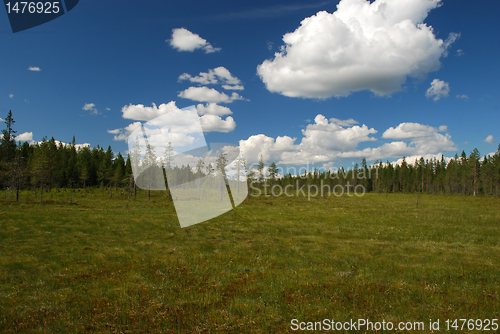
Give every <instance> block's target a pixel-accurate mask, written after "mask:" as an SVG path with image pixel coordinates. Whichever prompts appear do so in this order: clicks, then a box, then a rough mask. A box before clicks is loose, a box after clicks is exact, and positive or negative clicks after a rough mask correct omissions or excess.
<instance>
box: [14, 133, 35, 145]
mask: <svg viewBox="0 0 500 334" xmlns="http://www.w3.org/2000/svg"><path fill="white" fill-rule="evenodd" d="M20 141H21V142H23V141H27V142H28V143H30V144H32V143H33V132H24V133H21V134H20V135H19V136H16V142H20Z"/></svg>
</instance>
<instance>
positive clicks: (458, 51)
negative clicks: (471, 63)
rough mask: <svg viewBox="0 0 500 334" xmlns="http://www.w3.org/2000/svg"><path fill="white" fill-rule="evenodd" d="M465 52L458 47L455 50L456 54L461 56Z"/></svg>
mask: <svg viewBox="0 0 500 334" xmlns="http://www.w3.org/2000/svg"><path fill="white" fill-rule="evenodd" d="M464 54H465V52H464V50H462V49H458V50H457V56H459V57H462V56H463V55H464Z"/></svg>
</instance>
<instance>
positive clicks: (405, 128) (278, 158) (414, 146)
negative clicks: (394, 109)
mask: <svg viewBox="0 0 500 334" xmlns="http://www.w3.org/2000/svg"><path fill="white" fill-rule="evenodd" d="M356 124H358V122H357V121H355V120H353V119H349V120H339V119H336V118H331V119H329V120H328V119H327V118H326V117H324V116H323V115H317V116H316V117H315V119H314V123H311V124H308V125H307V127H306V128H305V129H304V130H302V135H303V136H302V138H301V140H300V143H298V144H296V143H295V142H296V141H297V138H291V137H288V136H283V137H278V138H276V139H274V138H271V137H268V136H265V135H263V134H259V135H255V136H251V137H250V138H248V139H246V140H241V141H240V147H241V149H242V152H243V153H244V155H245V158H246V159H247V160H248V162H249V164H252V163H256V162H257V161H258V159H259V158H260V156H261V155H262V157H263V159H264V160H265V161H268V162H271V161H274V162H276V163H278V164H285V165H306V164H317V163H322V164H324V165H330V166H331V164H332V163H333V162H336V161H339V160H341V159H343V158H359V159H361V158H366V159H367V160H376V159H390V158H400V157H402V156H417V155H419V156H421V155H428V154H436V153H438V152H445V151H453V150H456V148H455V147H454V146H455V144H454V143H453V141H452V140H451V137H450V135H449V134H447V133H445V132H446V131H447V130H448V129H447V127H446V126H440V127H439V128H435V127H432V126H429V125H424V124H419V123H401V124H399V125H398V126H396V127H391V128H389V129H387V130H386V131H385V132H384V133H383V134H382V138H381V139H384V140H391V141H390V142H385V143H380V141H379V140H378V139H377V138H376V137H373V135H375V134H376V133H378V131H377V130H375V129H374V128H369V127H368V126H366V125H364V124H363V125H361V126H359V125H356ZM369 142H373V143H375V142H378V143H380V144H378V145H377V146H375V147H367V148H364V149H361V150H360V149H358V146H359V144H361V143H369ZM372 145H373V144H372Z"/></svg>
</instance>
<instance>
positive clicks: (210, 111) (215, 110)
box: [196, 102, 233, 116]
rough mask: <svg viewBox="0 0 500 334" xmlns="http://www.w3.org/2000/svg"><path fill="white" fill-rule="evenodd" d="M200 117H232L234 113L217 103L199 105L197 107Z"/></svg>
mask: <svg viewBox="0 0 500 334" xmlns="http://www.w3.org/2000/svg"><path fill="white" fill-rule="evenodd" d="M196 111H197V112H198V115H216V116H224V115H231V114H232V113H233V112H232V111H231V109H229V108H228V107H224V106H220V105H218V104H217V103H213V102H212V103H207V104H201V103H200V104H198V105H197V106H196Z"/></svg>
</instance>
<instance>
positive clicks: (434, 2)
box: [257, 0, 458, 98]
mask: <svg viewBox="0 0 500 334" xmlns="http://www.w3.org/2000/svg"><path fill="white" fill-rule="evenodd" d="M440 5H441V0H375V1H373V2H370V1H367V0H341V1H340V3H339V4H338V5H337V10H336V11H335V12H334V13H328V12H326V11H322V12H318V13H317V14H316V15H313V16H311V17H308V18H306V19H304V20H303V21H302V22H301V24H300V26H299V27H298V28H297V29H296V30H295V31H294V32H290V33H287V34H285V35H284V36H283V41H284V43H285V45H284V46H282V48H281V50H280V52H277V53H275V55H274V59H270V60H265V61H264V62H263V63H262V64H260V65H259V66H258V67H257V73H258V74H259V76H260V78H261V79H262V81H263V82H264V83H265V84H266V87H267V89H268V90H269V91H271V92H278V93H280V94H283V95H285V96H289V97H306V98H328V97H332V96H335V97H342V96H348V95H349V94H351V93H352V92H356V91H361V90H369V91H372V92H373V93H375V94H377V95H388V94H391V93H393V92H396V91H399V90H401V89H402V85H403V84H404V83H405V82H406V79H407V77H408V76H410V77H422V76H424V75H425V74H427V73H429V72H432V71H436V70H438V69H439V68H440V66H441V63H440V58H441V57H443V56H446V53H447V48H448V47H449V46H450V44H451V43H452V42H453V41H454V40H456V38H458V35H457V34H452V35H450V38H448V40H447V42H444V41H443V40H442V39H438V38H436V36H435V35H434V31H433V29H432V27H430V26H427V25H426V24H425V23H423V22H424V20H425V18H426V17H427V15H428V13H429V12H430V11H431V10H432V9H434V8H436V7H439V6H440Z"/></svg>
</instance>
